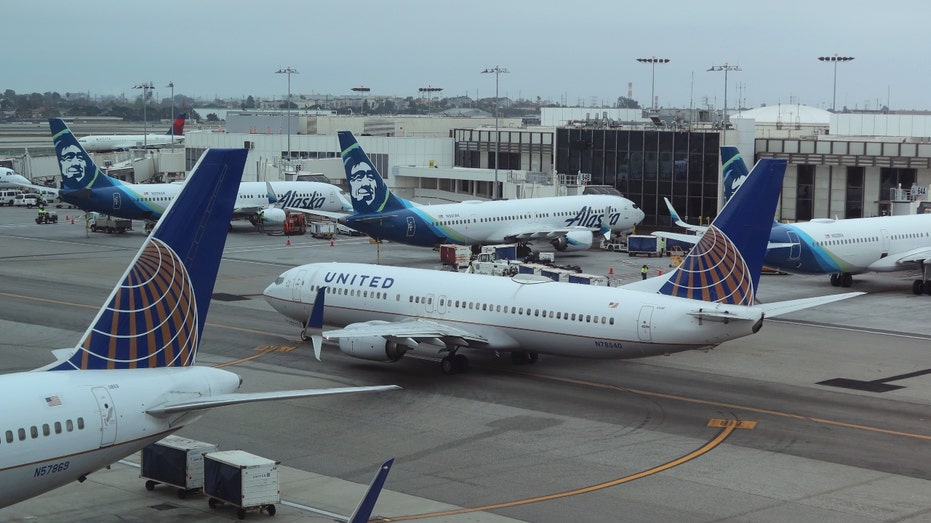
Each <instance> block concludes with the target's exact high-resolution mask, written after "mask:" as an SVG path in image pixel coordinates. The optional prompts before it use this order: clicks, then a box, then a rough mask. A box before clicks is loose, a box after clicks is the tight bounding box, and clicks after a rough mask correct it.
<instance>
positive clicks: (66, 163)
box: [48, 118, 117, 190]
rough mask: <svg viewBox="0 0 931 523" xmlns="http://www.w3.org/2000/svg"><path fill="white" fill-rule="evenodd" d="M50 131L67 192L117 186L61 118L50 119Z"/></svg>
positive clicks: (63, 185) (63, 184)
mask: <svg viewBox="0 0 931 523" xmlns="http://www.w3.org/2000/svg"><path fill="white" fill-rule="evenodd" d="M48 126H49V130H50V131H51V132H52V142H54V143H55V154H56V155H57V156H58V167H59V171H60V173H61V185H62V188H63V189H66V190H79V189H91V188H94V189H100V188H102V187H112V186H114V185H117V183H115V180H114V179H113V178H110V177H109V176H107V175H106V174H105V173H104V172H103V171H101V170H100V169H99V168H98V167H97V164H95V163H94V160H92V159H91V157H90V155H89V154H87V151H85V150H84V147H83V146H82V145H81V144H80V143H79V142H78V139H77V138H75V137H74V134H73V133H72V132H71V129H69V128H68V126H67V125H66V124H65V121H64V120H62V119H61V118H49V120H48Z"/></svg>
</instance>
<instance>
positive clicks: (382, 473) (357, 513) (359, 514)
mask: <svg viewBox="0 0 931 523" xmlns="http://www.w3.org/2000/svg"><path fill="white" fill-rule="evenodd" d="M393 464H394V458H391V459H389V460H388V461H386V462H384V463H382V465H381V467H378V472H377V473H376V474H375V477H374V478H372V482H371V483H370V484H369V488H368V490H366V491H365V496H363V497H362V500H361V501H360V502H359V505H358V506H356V509H355V510H354V511H352V515H351V516H349V520H348V523H367V522H368V521H369V519H371V518H372V511H373V510H374V509H375V502H376V501H378V495H379V494H381V489H382V488H383V487H384V486H385V480H386V479H388V472H390V471H391V465H393Z"/></svg>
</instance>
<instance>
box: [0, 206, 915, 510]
mask: <svg viewBox="0 0 931 523" xmlns="http://www.w3.org/2000/svg"><path fill="white" fill-rule="evenodd" d="M58 212H59V215H60V217H61V218H62V219H61V221H60V222H59V223H58V224H55V225H36V224H35V223H34V222H33V221H32V218H33V216H34V211H27V210H24V209H9V208H3V209H0V281H2V282H3V283H2V286H0V332H2V336H0V354H2V358H0V369H2V371H3V372H11V371H16V370H26V369H30V368H35V367H37V366H39V365H41V364H44V363H47V362H48V361H49V359H50V358H51V355H50V354H49V352H48V351H49V350H51V349H54V348H59V347H63V346H69V345H72V344H73V343H74V342H75V340H76V339H77V338H78V337H79V336H80V334H81V333H82V332H83V331H84V329H86V326H87V324H88V323H89V321H90V320H91V319H92V318H93V316H94V314H95V313H96V310H97V308H98V307H99V306H100V304H101V303H102V302H103V300H104V299H105V297H106V296H107V294H108V293H109V291H110V289H111V288H112V286H113V285H114V283H115V282H116V279H117V277H118V275H119V274H121V273H122V271H123V270H124V269H125V267H126V265H127V264H128V262H129V261H130V259H131V258H132V256H133V255H134V254H135V252H136V249H137V248H138V246H139V245H140V243H141V241H142V239H143V235H142V233H141V230H142V227H141V224H139V225H138V226H137V227H136V231H134V232H132V233H129V234H127V235H107V234H103V233H87V232H85V231H84V229H83V227H82V225H81V221H80V219H77V220H75V224H73V225H72V224H71V223H70V219H69V220H65V219H64V217H65V215H68V214H69V212H70V211H68V210H59V211H58ZM69 218H70V216H69ZM325 260H334V261H336V260H342V261H350V260H351V261H363V262H373V263H374V262H376V261H380V262H382V263H390V264H399V265H407V266H417V267H425V268H435V267H437V266H439V260H438V255H437V254H436V253H434V252H432V251H430V250H428V249H418V248H413V247H406V246H402V245H387V244H386V245H382V246H381V247H380V249H376V246H374V245H371V244H369V243H368V242H367V240H365V239H362V238H351V239H350V238H346V237H339V238H337V239H336V240H335V242H334V245H333V246H332V247H331V246H330V244H329V242H327V241H323V240H314V239H311V238H310V237H309V236H308V237H292V238H291V244H290V245H287V239H286V238H285V237H279V236H269V235H264V234H259V233H256V232H253V231H252V229H251V226H248V225H244V224H238V225H236V226H235V228H234V231H233V232H231V233H230V235H229V237H228V243H227V249H226V253H225V257H224V261H223V264H222V266H221V274H220V277H219V278H218V282H217V286H216V289H215V299H214V301H213V304H212V307H211V311H210V315H209V317H208V325H207V328H206V329H205V334H204V346H203V348H202V353H201V356H200V359H199V363H200V364H204V365H217V364H228V363H234V365H233V366H232V367H228V368H229V369H230V370H234V371H236V372H238V373H240V374H241V375H242V376H243V378H244V383H245V385H244V389H246V390H275V389H283V388H298V387H300V388H304V387H315V386H321V387H323V386H334V385H373V384H390V383H396V384H399V385H401V386H402V387H404V390H401V391H396V392H389V393H380V394H370V395H356V396H341V397H332V398H330V397H327V398H318V399H306V400H294V401H287V402H281V403H275V404H264V405H243V406H240V407H229V408H224V409H219V410H215V411H212V412H210V413H209V414H207V415H206V416H205V417H204V418H203V419H202V420H200V421H199V422H198V423H196V424H194V425H191V426H190V427H187V428H185V429H184V431H182V433H181V435H183V436H186V437H190V438H194V439H199V440H202V441H210V442H214V443H217V444H219V445H220V448H221V449H233V448H241V449H243V450H247V451H249V452H252V453H255V454H259V455H262V456H266V457H269V458H272V459H277V460H280V461H281V463H282V467H283V470H284V471H286V472H283V475H285V476H287V478H288V480H287V481H283V482H282V488H281V495H282V499H283V500H286V501H287V504H282V505H281V506H280V507H279V512H278V515H276V516H275V517H276V518H277V519H279V520H282V518H283V520H284V521H291V520H293V521H324V520H328V521H332V517H326V516H321V515H317V514H315V513H313V512H309V511H307V510H305V509H302V508H298V507H297V506H307V507H317V508H320V509H321V510H327V511H331V512H336V513H341V514H347V513H348V512H349V511H351V509H352V506H353V504H354V503H355V500H356V499H357V497H358V495H359V493H361V490H362V488H363V485H364V484H366V483H367V482H368V481H369V480H370V479H371V476H372V474H373V473H374V470H375V467H376V466H377V464H379V463H381V462H382V461H384V460H385V459H387V458H389V457H395V458H396V462H395V467H394V468H393V470H392V472H391V475H390V476H389V478H388V482H387V485H386V489H387V492H386V493H385V494H384V495H383V498H381V499H380V500H379V503H378V505H377V507H376V513H377V514H378V515H380V516H384V517H388V518H391V520H392V521H404V520H409V519H410V518H409V517H408V516H412V515H415V514H421V513H425V512H434V511H439V510H447V509H451V508H456V507H462V508H466V509H475V510H476V511H475V512H467V513H464V514H460V515H447V516H437V517H431V518H425V519H424V520H425V521H456V522H458V521H507V520H519V521H532V522H563V521H621V520H623V521H696V522H712V521H716V522H717V521H748V522H749V521H754V522H758V521H764V522H765V521H822V522H835V521H836V522H875V521H915V522H917V521H929V520H931V497H929V496H928V493H929V492H931V482H929V480H931V469H929V467H928V465H927V463H928V458H929V457H931V451H929V442H931V425H929V424H931V419H929V416H928V407H929V398H931V375H929V374H931V364H929V362H931V359H929V357H928V352H929V350H928V341H929V338H931V326H929V325H928V322H927V320H926V318H927V314H926V312H925V311H926V310H927V306H928V304H931V298H929V297H928V296H920V297H918V296H913V295H912V294H911V278H910V276H909V275H905V274H898V273H894V274H886V275H878V274H874V275H865V276H858V277H857V278H856V282H855V284H854V287H853V290H866V291H867V292H868V293H869V294H867V295H865V296H862V297H858V298H855V299H852V300H846V301H843V302H838V303H835V304H830V305H828V306H824V307H822V308H819V309H813V310H809V311H803V312H801V313H796V314H793V315H791V316H789V317H786V318H778V319H771V320H767V321H766V322H765V324H764V327H763V329H762V331H761V332H760V333H759V334H757V335H755V336H751V337H749V338H745V339H742V340H736V341H733V342H728V343H725V344H723V345H721V346H720V347H718V348H717V349H715V350H712V351H709V352H691V353H682V354H674V355H671V356H668V357H658V358H651V359H643V360H624V361H621V360H617V361H591V360H577V359H568V358H555V357H547V356H543V357H541V358H540V361H539V362H537V363H536V364H535V365H529V366H512V365H511V363H510V358H496V357H495V356H494V355H493V354H484V353H481V354H477V353H474V352H473V353H470V359H471V361H472V369H471V371H470V372H469V373H467V374H463V375H455V376H444V375H442V374H441V373H440V371H439V364H438V358H437V357H436V355H435V354H430V353H427V354H417V355H413V354H411V355H408V356H406V357H405V358H404V359H402V360H401V361H400V362H397V363H394V364H381V363H375V362H367V361H363V360H357V359H352V358H349V357H347V356H345V355H343V354H341V353H340V352H339V351H338V350H337V349H335V347H333V346H326V347H325V348H324V355H323V361H322V362H317V361H315V360H314V359H313V357H312V355H311V354H310V352H311V351H310V349H309V347H307V346H306V345H304V344H302V343H301V342H300V341H299V339H298V337H297V334H298V333H297V330H296V329H295V328H294V327H292V326H289V325H288V324H286V323H285V322H284V321H283V320H282V319H281V318H280V317H279V316H278V315H277V314H276V313H274V311H272V310H271V308H270V307H268V306H267V305H266V304H265V302H264V300H262V299H261V291H262V289H264V287H265V286H266V285H267V284H268V283H269V282H271V281H272V279H274V277H275V276H277V274H279V273H280V272H282V271H283V270H285V269H286V268H289V267H291V266H294V265H297V264H301V263H308V262H312V261H325ZM559 261H560V262H562V263H571V264H577V265H580V266H582V268H583V269H584V270H585V271H586V272H589V273H595V274H608V273H609V272H613V273H614V274H613V275H614V277H615V278H617V279H619V280H621V281H634V280H636V279H639V272H638V271H639V267H640V266H641V265H642V264H644V263H646V264H648V265H649V266H650V269H651V271H650V274H651V275H655V274H657V273H658V272H659V271H661V270H662V271H668V270H669V269H670V267H669V259H668V258H652V259H647V258H630V257H628V256H627V255H626V254H622V253H609V252H603V251H591V252H586V253H581V254H571V255H565V256H561V257H559ZM846 290H847V289H836V288H833V287H830V285H828V283H827V277H797V276H775V275H774V276H764V277H763V279H762V282H761V288H760V292H759V298H760V299H761V300H764V301H766V300H770V301H772V300H781V299H789V298H794V297H804V296H813V295H818V294H824V293H836V292H843V291H846ZM714 420H727V421H726V422H724V423H722V422H717V421H714ZM735 420H740V421H741V424H740V428H736V427H735V424H734V422H735ZM0 451H2V448H0ZM266 517H267V516H266V515H258V514H250V515H248V516H247V519H258V518H266ZM0 519H2V520H5V521H40V522H43V521H184V520H197V521H227V520H231V519H235V512H232V511H224V510H223V508H222V507H221V508H220V509H218V510H214V511H211V510H210V509H208V508H207V503H206V500H205V499H204V498H202V497H200V496H193V497H190V498H188V499H185V500H179V499H178V498H177V497H176V496H175V495H174V493H173V492H172V491H170V490H169V489H162V488H157V489H156V490H155V491H153V492H148V491H146V490H145V489H144V487H143V481H142V480H141V479H139V478H138V471H137V470H136V469H135V468H134V467H132V466H131V465H126V464H116V465H114V466H113V467H112V468H111V470H107V471H101V472H99V473H95V474H93V475H91V476H90V477H89V479H88V481H87V482H85V483H84V484H80V485H77V484H76V485H71V486H68V487H65V488H63V489H60V490H58V491H54V492H51V493H48V494H45V495H43V496H40V497H37V498H35V499H34V500H30V501H28V502H24V503H21V504H18V505H14V506H13V507H9V508H7V509H0Z"/></svg>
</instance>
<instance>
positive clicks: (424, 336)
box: [323, 319, 488, 347]
mask: <svg viewBox="0 0 931 523" xmlns="http://www.w3.org/2000/svg"><path fill="white" fill-rule="evenodd" d="M360 336H381V337H383V338H385V339H386V340H389V341H394V342H398V343H401V344H404V345H407V346H408V347H416V346H417V345H420V344H422V343H424V344H427V345H438V346H440V347H445V346H446V341H451V342H453V343H455V344H457V345H464V346H473V345H486V344H488V339H487V338H485V337H484V336H482V335H480V334H476V333H474V332H470V331H467V330H465V329H460V328H459V327H454V326H452V325H448V324H445V323H440V322H436V321H431V320H424V319H416V320H408V321H396V322H384V321H370V322H365V323H356V324H353V325H350V326H348V327H346V328H345V329H339V330H332V331H326V332H324V333H323V337H324V338H327V339H332V338H355V337H360Z"/></svg>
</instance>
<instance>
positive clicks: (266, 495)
mask: <svg viewBox="0 0 931 523" xmlns="http://www.w3.org/2000/svg"><path fill="white" fill-rule="evenodd" d="M280 463H281V462H280V461H275V460H271V459H268V458H263V457H261V456H256V455H255V454H250V453H248V452H245V451H242V450H225V451H220V452H211V453H209V454H205V455H204V494H206V495H208V496H210V498H209V499H208V500H207V501H208V504H209V505H210V508H217V507H218V506H220V505H221V504H224V503H225V504H229V505H233V506H234V507H236V508H237V512H236V514H237V516H238V517H239V519H245V517H246V511H248V510H257V511H259V512H261V511H265V512H267V513H268V515H269V516H274V515H275V512H276V508H275V503H278V502H279V501H281V497H280V493H279V491H278V465H279V464H280Z"/></svg>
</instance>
